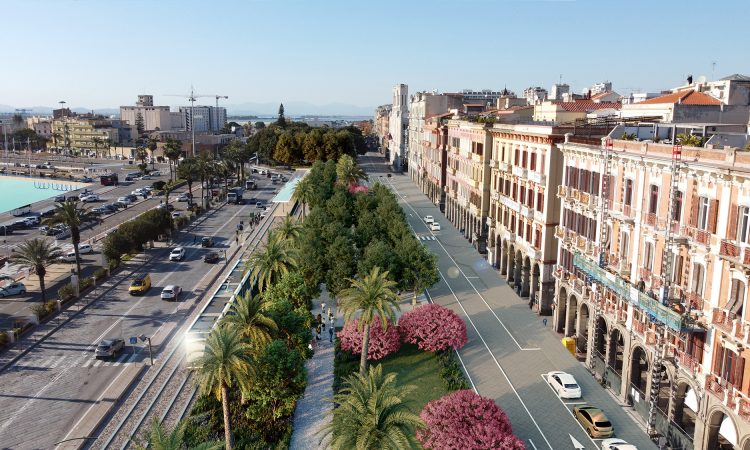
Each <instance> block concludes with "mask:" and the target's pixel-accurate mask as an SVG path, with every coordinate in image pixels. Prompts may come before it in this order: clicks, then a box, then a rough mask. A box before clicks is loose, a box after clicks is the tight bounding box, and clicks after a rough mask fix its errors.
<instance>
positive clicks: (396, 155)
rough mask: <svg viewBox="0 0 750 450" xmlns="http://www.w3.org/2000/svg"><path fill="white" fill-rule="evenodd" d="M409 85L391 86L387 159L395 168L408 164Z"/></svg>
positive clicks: (400, 168)
mask: <svg viewBox="0 0 750 450" xmlns="http://www.w3.org/2000/svg"><path fill="white" fill-rule="evenodd" d="M408 128H409V86H407V85H405V84H403V83H401V84H397V85H396V86H394V87H393V106H392V108H391V115H390V117H389V122H388V161H389V162H390V164H391V165H392V166H393V167H394V168H395V169H396V170H403V169H404V168H406V166H407V165H408V161H407V158H408V155H407V154H406V150H407V148H408V139H409V135H408V133H407V129H408Z"/></svg>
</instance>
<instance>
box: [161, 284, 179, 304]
mask: <svg viewBox="0 0 750 450" xmlns="http://www.w3.org/2000/svg"><path fill="white" fill-rule="evenodd" d="M181 292H182V289H181V288H180V287H179V286H175V285H173V284H170V285H169V286H165V287H164V289H162V291H161V299H162V300H177V298H178V297H179V296H180V293H181Z"/></svg>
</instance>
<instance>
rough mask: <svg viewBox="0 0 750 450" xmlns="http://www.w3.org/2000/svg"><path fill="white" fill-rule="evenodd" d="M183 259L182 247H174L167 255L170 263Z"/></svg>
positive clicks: (183, 251)
mask: <svg viewBox="0 0 750 450" xmlns="http://www.w3.org/2000/svg"><path fill="white" fill-rule="evenodd" d="M184 257H185V249H184V248H183V247H175V248H174V249H172V252H171V253H170V254H169V260H170V261H182V259H183V258H184Z"/></svg>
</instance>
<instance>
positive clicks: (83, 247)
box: [78, 244, 94, 255]
mask: <svg viewBox="0 0 750 450" xmlns="http://www.w3.org/2000/svg"><path fill="white" fill-rule="evenodd" d="M93 251H94V248H93V247H92V246H91V244H80V245H79V246H78V253H80V254H82V255H85V254H86V253H91V252H93Z"/></svg>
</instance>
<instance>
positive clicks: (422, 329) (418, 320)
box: [398, 303, 468, 353]
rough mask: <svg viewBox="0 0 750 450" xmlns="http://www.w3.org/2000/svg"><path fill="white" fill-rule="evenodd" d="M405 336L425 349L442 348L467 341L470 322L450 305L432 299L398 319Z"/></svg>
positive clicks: (459, 345)
mask: <svg viewBox="0 0 750 450" xmlns="http://www.w3.org/2000/svg"><path fill="white" fill-rule="evenodd" d="M398 327H399V331H400V332H401V339H403V341H404V342H406V343H409V344H417V346H418V347H419V348H420V349H422V350H427V351H428V352H433V353H434V352H439V351H441V350H445V349H448V348H454V349H456V350H458V349H459V348H461V347H463V346H464V345H466V342H467V341H468V338H467V337H466V324H465V323H464V321H463V320H462V319H461V318H460V317H458V315H457V314H456V313H454V312H453V311H451V310H450V309H448V308H444V307H442V306H440V305H436V304H434V303H431V304H429V305H424V306H420V307H418V308H416V309H414V310H412V311H409V312H407V313H405V314H404V315H402V316H401V318H400V319H399V321H398Z"/></svg>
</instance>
